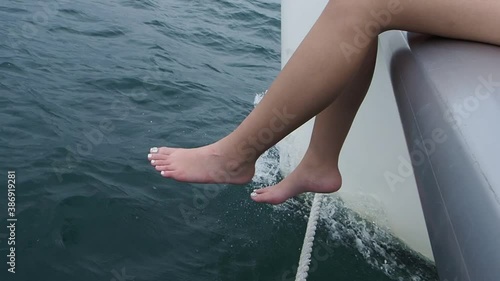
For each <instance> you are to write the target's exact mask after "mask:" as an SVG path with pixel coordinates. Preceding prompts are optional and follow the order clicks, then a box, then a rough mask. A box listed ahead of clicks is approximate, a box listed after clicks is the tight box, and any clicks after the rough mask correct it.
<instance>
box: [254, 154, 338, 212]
mask: <svg viewBox="0 0 500 281" xmlns="http://www.w3.org/2000/svg"><path fill="white" fill-rule="evenodd" d="M305 159H306V157H304V160H305ZM304 160H303V161H302V162H301V163H300V164H299V166H298V167H297V168H296V169H295V170H294V171H293V172H292V173H291V174H290V175H289V176H288V177H286V178H285V179H284V180H282V181H281V182H280V183H278V184H276V185H273V186H269V187H266V188H262V189H256V190H254V192H252V194H251V197H252V199H253V200H254V201H256V202H259V203H269V204H281V203H283V202H285V201H286V200H287V199H289V198H291V197H294V196H296V195H299V194H301V193H304V192H317V193H331V192H336V191H338V190H339V189H340V186H341V184H342V178H341V175H340V172H339V170H338V168H337V165H328V164H323V163H315V164H313V163H310V162H311V161H309V163H305V162H306V161H304Z"/></svg>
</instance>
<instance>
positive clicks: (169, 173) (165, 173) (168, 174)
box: [160, 171, 174, 178]
mask: <svg viewBox="0 0 500 281" xmlns="http://www.w3.org/2000/svg"><path fill="white" fill-rule="evenodd" d="M160 174H161V176H162V177H164V178H173V177H174V172H173V171H161V173H160Z"/></svg>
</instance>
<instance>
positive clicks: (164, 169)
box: [155, 165, 170, 171]
mask: <svg viewBox="0 0 500 281" xmlns="http://www.w3.org/2000/svg"><path fill="white" fill-rule="evenodd" d="M155 169H156V170H157V171H170V168H169V166H161V165H158V166H155Z"/></svg>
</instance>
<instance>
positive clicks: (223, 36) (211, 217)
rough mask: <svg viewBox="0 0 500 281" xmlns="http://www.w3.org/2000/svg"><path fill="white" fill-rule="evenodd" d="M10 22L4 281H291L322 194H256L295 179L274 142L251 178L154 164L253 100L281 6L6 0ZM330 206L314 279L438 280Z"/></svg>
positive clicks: (1, 170) (1, 216)
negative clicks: (168, 174) (160, 151)
mask: <svg viewBox="0 0 500 281" xmlns="http://www.w3.org/2000/svg"><path fill="white" fill-rule="evenodd" d="M0 23H1V24H0V38H1V40H0V104H1V107H0V124H1V126H0V144H1V145H0V159H1V161H0V174H3V175H4V177H5V180H4V185H5V186H4V188H3V189H0V207H1V208H2V209H1V210H0V224H1V225H2V227H1V228H0V263H1V264H3V266H1V267H0V280H2V281H3V280H32V279H41V280H53V281H68V280H74V281H78V280H81V281H89V280H93V281H125V280H148V281H156V280H158V281H160V280H161V281H164V280H189V281H193V280H242V281H243V280H249V281H250V280H293V275H294V271H295V270H296V265H297V262H298V258H299V254H300V248H301V246H302V241H303V237H304V232H305V226H306V223H307V215H308V212H309V207H310V202H311V201H310V198H309V197H308V196H302V197H299V198H296V199H292V200H290V201H289V202H287V203H285V204H283V205H281V206H278V207H273V206H267V205H260V204H256V203H254V202H253V201H251V199H250V196H249V194H250V192H251V190H253V189H254V188H256V187H262V186H266V185H269V184H274V183H276V182H278V181H279V180H281V178H282V177H283V175H282V174H281V173H280V171H279V168H278V167H279V165H278V163H279V162H278V161H279V156H278V155H279V153H278V151H277V150H276V148H273V149H271V150H270V151H269V152H268V153H267V154H265V155H264V156H263V157H262V158H261V159H260V160H259V162H258V165H257V174H256V176H255V177H254V181H253V182H252V183H251V184H248V185H245V186H229V185H207V186H204V185H195V184H187V183H178V182H175V181H172V180H166V179H163V178H162V177H161V176H159V174H158V173H157V172H156V171H155V170H154V169H153V168H152V167H151V166H150V165H149V163H148V161H147V159H146V155H147V153H148V150H149V148H150V147H152V146H162V145H169V146H174V147H197V146H201V145H205V144H209V143H211V142H214V141H216V140H218V139H220V138H221V137H223V136H225V135H226V134H228V133H229V132H231V131H232V130H233V129H234V128H235V127H236V126H237V125H238V124H239V123H240V122H241V121H242V120H243V119H244V117H245V116H246V115H247V114H248V113H249V112H250V111H251V110H252V108H253V106H254V101H255V99H256V97H257V100H258V98H259V97H260V96H261V95H260V93H262V92H264V91H265V90H266V89H267V88H268V87H269V85H270V83H271V82H272V81H273V78H274V77H275V76H276V75H277V74H278V72H279V69H280V2H279V1H278V0H268V1H262V0H257V1H242V0H218V1H200V0H198V1H196V0H163V1H161V0H139V1H135V0H107V1H103V0H86V1H82V0H75V1H69V0H43V1H28V0H20V1H10V0H8V1H7V0H6V1H2V2H1V3H0ZM7 171H15V172H16V180H17V181H16V218H17V222H16V223H17V227H16V232H15V235H16V245H15V247H16V248H15V250H16V251H15V253H16V273H15V274H12V273H10V272H8V271H7V265H6V262H7V255H8V254H9V252H10V247H11V246H9V245H8V241H9V239H8V238H9V237H8V234H7V232H8V231H9V230H8V229H7V228H6V225H7ZM2 190H3V191H2ZM324 205H325V207H324V208H323V211H322V213H321V221H320V224H319V228H318V233H317V237H316V244H315V250H314V252H313V260H312V265H311V274H310V277H309V280H370V281H375V280H412V281H413V280H437V277H436V273H435V269H434V267H433V266H432V265H431V264H429V263H428V262H427V261H425V260H424V259H422V258H421V257H419V256H418V255H416V254H415V253H412V252H411V251H409V250H407V249H406V248H405V246H404V245H402V244H401V243H399V242H398V240H397V239H395V238H394V237H392V236H391V235H390V234H388V232H386V231H385V230H383V229H380V228H378V227H377V226H376V225H374V224H373V223H371V222H369V221H365V220H363V219H361V218H360V217H359V216H357V215H356V214H355V213H354V212H352V211H350V210H349V209H347V208H345V207H344V206H343V204H342V201H341V200H340V199H338V198H336V197H335V196H333V197H328V199H327V202H325V203H324ZM9 235H10V234H9Z"/></svg>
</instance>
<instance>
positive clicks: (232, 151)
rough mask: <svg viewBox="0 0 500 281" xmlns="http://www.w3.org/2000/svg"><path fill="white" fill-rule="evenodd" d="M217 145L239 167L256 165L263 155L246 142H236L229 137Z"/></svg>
mask: <svg viewBox="0 0 500 281" xmlns="http://www.w3.org/2000/svg"><path fill="white" fill-rule="evenodd" d="M215 145H216V146H217V147H218V148H219V149H220V152H221V153H222V154H223V155H225V156H226V157H227V158H228V160H230V161H232V162H233V163H235V165H236V164H237V165H238V166H247V165H254V164H255V162H256V161H257V159H258V158H259V156H260V154H261V153H259V152H258V151H257V149H255V148H253V147H251V146H248V145H246V143H245V142H235V141H234V140H233V139H231V138H230V137H229V136H227V137H225V138H223V139H221V140H219V141H218V142H216V143H215Z"/></svg>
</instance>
